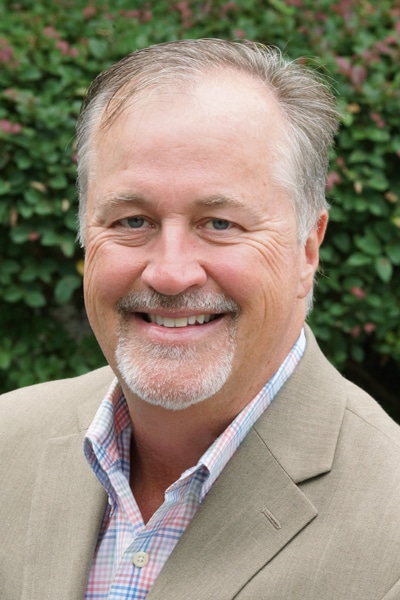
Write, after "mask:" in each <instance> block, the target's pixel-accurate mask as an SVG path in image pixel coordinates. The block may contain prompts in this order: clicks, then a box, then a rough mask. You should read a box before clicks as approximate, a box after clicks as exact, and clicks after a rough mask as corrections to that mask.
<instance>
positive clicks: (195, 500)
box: [84, 331, 305, 600]
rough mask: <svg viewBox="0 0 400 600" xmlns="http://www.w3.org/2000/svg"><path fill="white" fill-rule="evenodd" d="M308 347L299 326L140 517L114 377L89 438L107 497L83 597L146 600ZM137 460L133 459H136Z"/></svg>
mask: <svg viewBox="0 0 400 600" xmlns="http://www.w3.org/2000/svg"><path fill="white" fill-rule="evenodd" d="M304 349H305V336H304V332H303V331H302V332H301V334H300V336H299V339H298V340H297V342H296V344H295V345H294V346H293V348H292V350H291V351H290V353H289V355H288V356H287V358H286V360H285V361H284V362H283V364H282V365H281V367H280V368H279V370H278V371H277V372H276V373H275V375H274V376H273V377H272V378H271V379H270V381H268V383H267V384H266V385H265V386H264V387H263V389H262V390H261V391H260V392H259V393H258V394H257V396H256V397H255V398H254V399H253V400H252V401H251V402H250V403H249V404H248V405H247V406H246V407H245V408H244V409H243V410H242V411H241V412H240V413H239V415H238V416H237V417H236V418H235V419H234V420H233V421H232V423H231V424H230V425H229V426H228V427H227V428H226V429H225V431H224V432H223V433H222V434H221V435H220V436H219V437H218V438H217V439H216V440H215V442H214V443H213V444H212V445H211V446H210V448H208V450H207V451H206V452H205V453H204V454H203V456H202V457H201V458H200V460H199V462H198V463H197V465H195V466H193V467H192V468H190V469H188V470H187V471H185V472H184V473H182V475H181V476H180V478H179V479H178V480H177V481H176V482H175V483H173V484H172V485H171V486H170V487H169V488H168V489H167V490H166V492H165V498H164V503H163V505H162V506H161V507H160V508H159V509H158V510H157V511H156V512H155V513H154V514H153V516H152V517H151V519H150V520H149V521H148V523H146V525H145V524H144V522H143V519H142V516H141V513H140V511H139V509H138V507H137V504H136V502H135V499H134V497H133V494H132V492H131V489H130V487H129V469H130V443H131V436H132V426H131V421H130V416H129V412H128V407H127V404H126V400H125V398H124V396H123V394H122V392H121V388H120V386H119V384H118V382H117V381H116V380H115V381H114V382H113V384H112V386H111V388H110V390H109V391H108V393H107V395H106V397H105V398H104V400H103V402H102V403H101V405H100V407H99V409H98V411H97V413H96V416H95V418H94V420H93V422H92V424H91V425H90V427H89V430H88V433H87V436H86V438H85V447H84V450H85V455H86V458H87V461H88V462H89V465H90V466H91V468H92V469H93V471H94V473H95V474H96V476H97V478H98V479H99V481H100V483H101V484H102V486H103V487H104V488H105V490H106V492H107V494H108V498H109V502H108V507H107V509H106V512H105V514H104V517H103V522H102V526H101V529H100V533H99V537H98V542H97V548H96V552H95V556H94V560H93V564H92V568H91V571H90V575H89V580H88V584H87V588H86V595H85V599H86V600H105V599H107V600H121V599H124V600H144V599H145V598H146V596H147V594H148V592H149V591H150V589H151V587H152V585H153V583H154V581H155V580H156V578H157V576H158V574H159V572H160V571H161V569H162V567H163V565H164V563H165V562H166V560H167V559H168V557H169V555H170V554H171V552H172V550H173V549H174V547H175V545H176V544H177V542H178V541H179V538H180V537H181V535H182V533H183V532H184V531H185V529H186V527H187V525H188V524H189V522H190V521H191V519H192V518H193V516H194V514H195V513H196V511H197V509H198V507H199V506H200V504H201V503H202V501H203V499H204V497H205V495H206V494H207V492H208V491H209V490H210V488H211V486H212V485H213V483H214V482H215V480H216V479H217V477H218V476H219V475H220V473H221V471H222V469H223V468H224V467H225V465H226V464H227V463H228V461H229V460H230V458H231V457H232V456H233V454H234V453H235V451H236V450H237V448H238V447H239V445H240V444H241V442H242V441H243V439H244V438H245V436H246V435H247V433H248V432H249V431H250V429H251V427H252V426H253V425H254V423H255V422H256V421H257V419H258V418H259V417H260V416H261V414H262V413H263V412H264V411H265V409H266V408H267V406H268V405H269V404H270V403H271V402H272V400H273V398H274V397H275V396H276V394H277V392H278V391H279V389H280V388H281V387H282V385H283V384H284V383H285V381H286V380H287V379H288V377H289V376H290V375H291V374H292V372H293V371H294V369H295V367H296V365H297V363H298V362H299V360H300V358H301V357H302V355H303V352H304ZM131 468H134V465H131Z"/></svg>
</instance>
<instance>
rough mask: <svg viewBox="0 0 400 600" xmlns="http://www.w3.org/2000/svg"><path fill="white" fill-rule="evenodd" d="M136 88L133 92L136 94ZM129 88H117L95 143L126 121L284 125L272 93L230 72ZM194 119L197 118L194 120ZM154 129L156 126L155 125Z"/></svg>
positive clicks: (251, 79)
mask: <svg viewBox="0 0 400 600" xmlns="http://www.w3.org/2000/svg"><path fill="white" fill-rule="evenodd" d="M137 87H138V88H139V91H138V89H137ZM137 87H136V86H135V82H134V81H132V82H130V83H129V84H127V85H126V86H124V87H123V88H121V89H120V90H119V91H118V92H117V94H115V96H114V98H113V99H112V100H111V101H110V102H109V104H108V105H107V106H106V107H105V109H104V110H103V113H102V115H101V118H100V120H99V122H98V124H97V127H95V131H94V133H95V141H96V138H97V137H98V136H100V137H101V135H102V133H105V132H107V131H108V130H109V129H112V128H113V127H114V126H115V125H116V124H118V123H121V122H124V121H125V120H126V116H127V115H129V119H130V120H132V119H134V118H137V120H138V121H142V122H145V123H146V127H148V126H149V125H151V122H152V121H153V119H154V118H155V117H159V116H160V114H165V115H167V116H168V118H170V119H172V118H173V117H174V113H175V116H178V118H179V119H180V120H183V119H184V118H185V116H186V115H187V114H189V113H190V118H191V120H192V121H193V123H194V124H197V123H198V120H200V121H201V124H202V126H203V127H204V128H206V127H207V124H208V123H209V122H211V121H212V120H213V117H214V118H216V119H217V121H220V120H221V119H222V122H223V123H224V124H227V123H232V125H234V126H235V127H236V126H237V125H238V124H240V123H243V124H244V123H247V124H248V125H251V124H252V123H255V122H257V123H259V124H261V122H262V121H265V119H268V117H270V119H269V120H270V121H276V119H277V118H278V120H279V121H281V122H282V123H283V122H284V115H283V112H282V110H281V107H280V105H279V103H278V101H277V99H276V98H275V96H274V93H273V91H272V90H271V89H270V88H269V87H268V86H267V85H266V84H265V83H264V82H262V81H261V80H260V79H258V78H256V77H253V76H251V75H249V74H247V73H243V72H240V71H237V70H234V69H230V68H229V69H225V70H222V69H218V70H215V71H207V72H205V73H200V74H198V73H197V74H196V75H193V76H186V77H184V78H178V79H176V80H173V81H172V82H171V78H168V77H163V78H162V79H161V80H160V81H158V80H157V81H156V83H151V82H150V83H148V84H147V85H144V84H143V83H142V82H140V85H139V84H138V86H137ZM196 116H197V118H196ZM157 126H158V127H159V126H160V123H159V122H157Z"/></svg>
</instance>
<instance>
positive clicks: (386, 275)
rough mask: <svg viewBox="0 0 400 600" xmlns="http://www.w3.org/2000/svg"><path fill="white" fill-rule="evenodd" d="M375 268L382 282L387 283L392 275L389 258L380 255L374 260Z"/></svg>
mask: <svg viewBox="0 0 400 600" xmlns="http://www.w3.org/2000/svg"><path fill="white" fill-rule="evenodd" d="M374 264H375V270H376V272H377V274H378V275H379V277H380V278H381V279H382V281H383V282H384V283H388V282H389V281H390V280H391V278H392V275H393V267H392V263H391V262H390V260H388V259H387V258H384V257H381V258H377V259H376V260H375V263H374Z"/></svg>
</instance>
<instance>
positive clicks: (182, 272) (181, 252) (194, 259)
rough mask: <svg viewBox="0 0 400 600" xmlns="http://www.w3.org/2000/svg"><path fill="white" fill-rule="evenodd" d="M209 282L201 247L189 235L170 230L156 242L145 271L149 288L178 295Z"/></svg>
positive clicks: (144, 279) (143, 280)
mask: <svg viewBox="0 0 400 600" xmlns="http://www.w3.org/2000/svg"><path fill="white" fill-rule="evenodd" d="M206 281H207V273H206V271H205V269H204V266H203V265H202V264H201V259H200V251H199V247H198V244H197V243H196V240H195V239H193V237H192V236H190V234H189V233H184V232H182V231H178V230H177V229H176V228H174V229H172V228H171V229H166V230H165V231H164V232H163V233H162V234H160V236H159V238H158V239H157V240H154V241H153V247H152V251H151V252H150V254H149V259H148V262H147V264H146V266H145V268H144V270H143V271H142V282H143V283H144V284H145V285H146V286H148V287H150V288H152V289H154V290H155V291H157V292H159V293H160V294H165V295H168V296H175V295H177V294H181V293H182V292H185V291H187V290H188V289H190V288H200V287H202V286H203V285H205V283H206Z"/></svg>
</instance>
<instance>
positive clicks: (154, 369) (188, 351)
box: [115, 291, 240, 410]
mask: <svg viewBox="0 0 400 600" xmlns="http://www.w3.org/2000/svg"><path fill="white" fill-rule="evenodd" d="M160 308H164V309H165V308H168V309H170V310H188V311H191V310H193V311H196V313H199V312H201V313H214V314H217V313H218V314H221V313H224V314H226V313H228V314H229V317H228V318H227V317H225V319H226V328H225V331H224V332H223V333H222V334H220V335H218V336H216V337H214V338H211V339H210V340H207V341H206V342H204V341H202V342H198V343H193V344H192V345H191V346H190V347H187V346H182V345H179V344H174V345H173V344H168V345H167V344H161V343H156V342H151V341H148V340H143V339H142V338H141V337H139V336H138V335H135V334H134V333H133V334H132V332H130V331H129V327H128V322H129V315H130V314H131V313H132V312H136V313H138V312H142V313H146V312H150V311H156V310H157V309H160ZM117 310H118V312H119V314H120V329H119V335H118V343H117V348H116V351H115V358H116V363H117V367H118V371H119V373H120V376H121V378H122V380H123V381H124V382H125V384H126V385H127V386H128V388H129V390H130V391H131V392H133V394H135V395H136V396H138V397H139V398H141V399H142V400H144V401H145V402H148V403H149V404H152V405H154V406H161V407H163V408H166V409H169V410H183V409H185V408H188V407H189V406H192V405H194V404H197V403H199V402H202V401H203V400H206V399H207V398H210V397H211V396H213V395H214V394H216V393H217V392H218V391H219V390H220V389H221V388H222V387H223V385H224V384H225V383H226V381H227V380H228V378H229V376H230V373H231V371H232V364H233V359H234V355H235V349H236V332H237V319H238V316H239V313H240V307H239V305H238V304H237V303H236V302H234V301H233V300H231V299H229V298H227V297H226V296H224V295H214V294H207V295H204V294H203V295H199V294H193V293H184V294H180V295H178V296H165V295H163V294H158V293H157V292H154V291H153V292H152V291H147V292H138V293H131V294H129V295H127V296H124V297H123V298H121V299H120V300H119V302H118V304H117ZM196 326H197V327H201V325H196Z"/></svg>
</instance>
